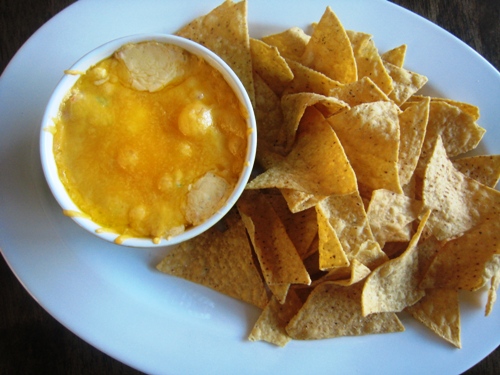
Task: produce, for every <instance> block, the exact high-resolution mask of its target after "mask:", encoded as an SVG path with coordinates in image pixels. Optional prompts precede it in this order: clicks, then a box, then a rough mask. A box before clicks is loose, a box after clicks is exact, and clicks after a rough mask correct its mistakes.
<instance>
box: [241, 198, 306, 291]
mask: <svg viewBox="0 0 500 375" xmlns="http://www.w3.org/2000/svg"><path fill="white" fill-rule="evenodd" d="M237 207H238V210H239V212H240V214H241V217H242V219H243V222H244V224H245V227H246V228H247V232H248V235H249V237H250V240H251V241H252V244H253V247H254V250H255V253H256V254H257V258H258V259H259V263H260V265H261V269H262V273H263V275H264V279H265V280H266V283H267V284H268V285H270V284H310V282H311V279H310V278H309V274H308V273H307V271H306V269H305V267H304V264H303V263H302V260H301V259H300V256H299V254H298V253H297V249H295V246H294V245H293V243H292V241H291V240H290V237H288V234H287V233H286V229H285V226H284V225H283V223H282V222H281V220H280V219H279V217H278V215H277V214H276V212H275V211H274V209H273V208H272V206H271V204H270V203H269V202H268V201H267V198H266V197H265V195H263V194H262V193H260V192H259V191H252V190H246V191H245V192H244V193H243V195H242V196H241V198H240V199H239V200H238V203H237Z"/></svg>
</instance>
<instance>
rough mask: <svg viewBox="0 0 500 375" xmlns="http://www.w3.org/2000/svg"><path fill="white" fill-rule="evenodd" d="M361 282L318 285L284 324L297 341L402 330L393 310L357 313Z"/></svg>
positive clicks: (359, 302) (359, 311) (359, 309)
mask: <svg viewBox="0 0 500 375" xmlns="http://www.w3.org/2000/svg"><path fill="white" fill-rule="evenodd" d="M362 287H363V284H362V283H357V284H354V285H351V286H347V287H345V286H339V285H335V284H333V283H332V282H325V283H322V284H320V285H318V286H317V287H316V288H314V290H313V291H312V293H311V294H310V295H309V297H308V299H307V301H306V302H305V304H304V305H303V306H302V308H301V309H300V310H299V312H298V313H297V314H296V315H295V316H294V317H293V318H292V320H290V323H288V325H287V326H286V331H287V332H288V334H289V335H290V336H291V337H292V338H294V339H298V340H313V339H325V338H331V337H340V336H359V335H366V334H374V333H389V332H402V331H404V327H403V325H402V324H401V322H400V320H399V319H398V317H397V315H396V314H394V313H380V314H372V315H370V316H367V317H364V316H363V315H362V314H361V290H362Z"/></svg>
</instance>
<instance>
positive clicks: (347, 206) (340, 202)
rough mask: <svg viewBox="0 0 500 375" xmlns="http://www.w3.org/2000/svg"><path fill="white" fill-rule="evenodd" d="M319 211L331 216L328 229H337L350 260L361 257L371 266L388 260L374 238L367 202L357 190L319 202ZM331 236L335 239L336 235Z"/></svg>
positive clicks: (373, 266)
mask: <svg viewBox="0 0 500 375" xmlns="http://www.w3.org/2000/svg"><path fill="white" fill-rule="evenodd" d="M316 210H317V211H318V212H320V213H321V214H322V215H323V216H324V217H325V218H326V219H328V223H329V224H330V226H329V227H326V226H325V230H326V229H328V228H331V230H333V231H334V232H335V235H336V236H337V238H338V240H339V242H340V244H341V245H342V250H343V251H344V253H345V254H346V256H347V258H348V259H349V260H352V259H357V260H358V261H359V262H361V263H363V264H364V265H365V266H367V267H369V268H371V269H373V268H375V267H377V266H378V265H380V264H381V263H383V262H385V261H386V260H387V257H386V255H385V254H384V252H383V251H382V250H381V249H380V246H379V244H378V243H377V241H375V238H374V237H373V234H372V231H371V228H370V225H369V223H368V218H367V217H366V212H365V208H364V205H363V201H362V199H361V197H360V196H359V194H358V193H357V192H355V193H352V194H345V195H332V196H330V197H328V198H326V199H324V200H322V201H321V202H319V203H318V206H317V209H316ZM327 238H333V235H332V236H330V237H327ZM320 246H321V237H320ZM320 248H321V247H320Z"/></svg>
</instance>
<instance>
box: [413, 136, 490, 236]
mask: <svg viewBox="0 0 500 375" xmlns="http://www.w3.org/2000/svg"><path fill="white" fill-rule="evenodd" d="M422 190H423V192H422V194H423V201H424V204H425V205H426V206H427V207H430V208H432V209H433V213H432V215H431V217H430V219H429V229H431V230H432V233H433V234H434V235H435V236H436V238H437V239H438V240H446V239H449V238H451V237H454V236H458V235H460V234H462V233H464V232H465V231H467V230H469V229H471V228H473V227H474V226H475V225H477V224H479V223H480V222H482V221H484V220H485V218H486V217H491V218H492V219H493V218H495V221H498V215H499V214H500V192H499V191H497V190H494V189H492V188H489V187H487V186H485V185H483V184H481V183H479V182H477V181H476V180H473V179H471V178H469V177H466V176H465V175H463V174H462V173H460V172H458V171H457V170H456V169H455V168H454V167H453V163H452V162H451V161H450V160H449V158H448V156H447V155H446V150H445V149H444V146H443V142H442V141H441V137H438V139H437V141H436V145H435V147H434V151H433V153H432V154H431V157H430V160H429V164H428V165H427V168H426V170H425V173H424V181H423V189H422Z"/></svg>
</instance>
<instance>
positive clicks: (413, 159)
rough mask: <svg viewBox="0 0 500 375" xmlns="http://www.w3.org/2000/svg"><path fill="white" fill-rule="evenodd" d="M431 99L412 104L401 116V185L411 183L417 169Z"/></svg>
mask: <svg viewBox="0 0 500 375" xmlns="http://www.w3.org/2000/svg"><path fill="white" fill-rule="evenodd" d="M429 105H430V98H429V97H426V98H425V99H423V100H421V101H419V102H416V103H412V104H411V105H409V106H407V107H406V108H405V110H404V111H403V113H401V114H400V115H399V129H400V144H399V160H398V165H399V181H400V183H401V185H406V184H407V183H409V182H410V179H411V177H412V176H413V172H414V171H415V169H416V168H417V165H418V160H419V158H420V153H421V150H422V145H423V143H424V139H425V133H426V129H427V122H428V121H429Z"/></svg>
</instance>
